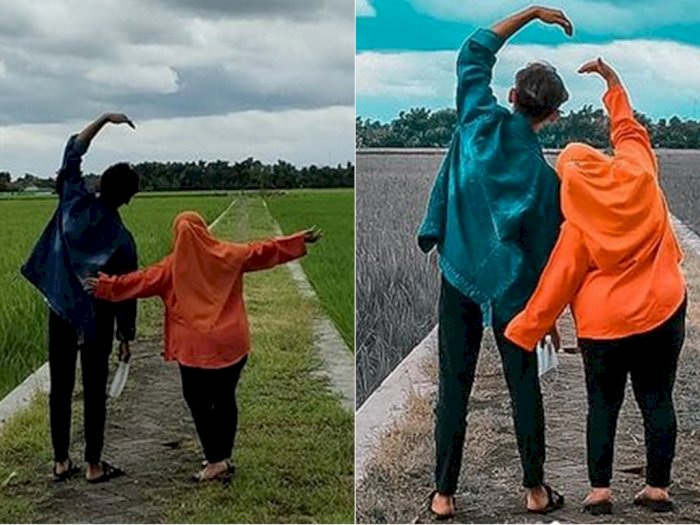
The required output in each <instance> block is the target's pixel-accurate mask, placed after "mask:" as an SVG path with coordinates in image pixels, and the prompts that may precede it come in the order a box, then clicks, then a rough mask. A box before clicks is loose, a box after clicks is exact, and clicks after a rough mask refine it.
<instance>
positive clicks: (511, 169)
mask: <svg viewBox="0 0 700 525" xmlns="http://www.w3.org/2000/svg"><path fill="white" fill-rule="evenodd" d="M502 45H503V39H502V38H501V37H499V36H498V35H496V34H495V33H494V32H493V31H490V30H487V29H478V30H477V31H476V32H475V33H474V34H473V35H472V36H471V37H469V38H468V39H467V41H466V42H465V43H464V45H463V46H462V49H461V50H460V52H459V57H458V59H457V77H458V78H457V117H458V123H457V128H456V130H455V133H454V136H453V137H452V143H451V144H450V147H449V150H448V152H447V154H446V156H445V159H444V160H443V162H442V165H441V167H440V170H439V172H438V175H437V178H436V180H435V183H434V186H433V189H432V192H431V195H430V200H429V202H428V208H427V211H426V214H425V218H424V219H423V224H422V225H421V227H420V230H419V233H418V243H419V246H420V247H421V249H422V250H423V251H424V252H426V253H427V252H429V251H430V250H431V249H432V248H433V247H434V246H437V249H438V252H439V254H440V269H441V271H442V273H443V276H444V277H445V279H446V280H447V281H448V282H449V283H450V284H451V285H452V286H454V287H455V288H457V289H458V290H459V291H460V292H461V293H462V294H464V295H466V296H467V297H469V298H471V299H472V300H473V301H475V302H477V303H479V304H480V305H481V309H482V312H483V314H484V325H494V326H500V325H501V324H503V323H506V322H508V321H509V320H510V319H511V318H512V317H513V316H514V315H515V314H516V313H518V312H519V311H520V310H521V309H522V308H523V307H524V306H525V303H526V302H527V300H528V298H529V297H530V295H531V294H532V292H533V291H534V289H535V287H536V285H537V281H538V279H539V276H540V273H541V272H542V270H543V269H544V266H545V264H546V262H547V259H548V258H549V254H550V252H551V251H552V249H553V248H554V243H555V241H556V239H557V236H558V234H559V227H560V225H561V222H562V216H561V211H560V207H559V180H558V178H557V175H556V173H555V172H554V170H553V169H552V168H551V167H550V166H549V164H548V163H547V161H546V160H545V158H544V156H543V154H542V148H541V147H540V144H539V142H538V140H537V136H536V135H535V133H534V131H533V130H532V128H531V126H530V123H529V122H528V120H527V118H526V117H525V116H524V115H523V114H521V113H518V112H511V111H510V110H508V109H507V108H504V107H502V106H499V105H498V104H497V103H496V99H495V97H494V95H493V92H492V90H491V86H490V84H491V75H492V70H493V66H494V64H495V63H496V56H495V54H496V52H497V51H498V50H499V49H500V48H501V46H502Z"/></svg>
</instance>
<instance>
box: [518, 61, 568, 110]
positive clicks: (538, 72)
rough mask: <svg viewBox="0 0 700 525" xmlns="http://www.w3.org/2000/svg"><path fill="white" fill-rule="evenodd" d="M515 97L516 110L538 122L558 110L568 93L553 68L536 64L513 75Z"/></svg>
mask: <svg viewBox="0 0 700 525" xmlns="http://www.w3.org/2000/svg"><path fill="white" fill-rule="evenodd" d="M515 97H516V100H515V106H516V109H517V110H518V111H522V112H523V113H525V115H527V116H528V117H530V119H532V120H533V121H535V122H539V121H541V120H544V119H545V118H547V117H548V116H549V115H551V114H552V112H554V111H556V110H558V109H559V106H561V105H562V104H563V103H564V102H566V101H567V100H568V99H569V93H568V92H567V91H566V87H565V86H564V81H563V80H562V79H561V77H560V76H559V74H558V73H557V70H556V69H555V68H554V67H553V66H551V65H549V64H545V63H543V62H536V63H534V64H528V65H527V67H525V68H523V69H521V70H520V71H518V72H517V73H516V74H515Z"/></svg>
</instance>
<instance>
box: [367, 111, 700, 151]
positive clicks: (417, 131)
mask: <svg viewBox="0 0 700 525" xmlns="http://www.w3.org/2000/svg"><path fill="white" fill-rule="evenodd" d="M635 116H636V117H637V119H638V120H639V121H640V122H641V123H642V124H643V125H644V126H645V127H646V129H647V130H648V131H649V134H650V137H651V140H652V143H653V144H654V147H656V148H677V149H700V122H699V121H696V120H690V119H689V120H682V119H680V118H679V117H675V116H674V117H672V118H670V119H668V120H667V119H664V118H662V119H659V120H657V121H653V120H652V119H650V118H649V117H647V116H646V115H644V114H642V113H637V112H635ZM456 123H457V112H456V111H455V110H454V109H440V110H436V111H432V110H430V109H426V108H412V109H410V110H409V111H402V112H400V113H399V116H398V117H396V118H395V119H394V120H392V121H391V122H389V123H382V122H380V121H378V120H371V119H363V118H361V117H358V118H357V119H356V121H355V127H356V146H357V147H358V148H435V147H446V146H448V145H449V143H450V140H451V138H452V133H453V131H454V128H455V125H456ZM539 139H540V143H541V144H542V147H544V148H563V147H564V146H566V145H567V144H568V143H570V142H586V143H587V144H590V145H592V146H594V147H597V148H607V147H609V146H610V131H609V120H608V116H607V115H606V113H605V111H603V110H602V109H600V108H599V109H593V106H591V105H586V106H583V107H582V108H581V109H579V110H578V111H573V110H572V111H570V112H569V113H568V114H566V115H562V116H561V117H560V118H559V119H558V120H557V121H556V122H554V123H552V124H550V125H547V126H544V128H543V129H542V130H541V131H540V133H539Z"/></svg>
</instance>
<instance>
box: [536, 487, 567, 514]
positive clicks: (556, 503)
mask: <svg viewBox="0 0 700 525" xmlns="http://www.w3.org/2000/svg"><path fill="white" fill-rule="evenodd" d="M542 487H544V490H545V491H546V492H547V505H545V506H544V508H542V509H527V511H528V512H529V513H530V514H549V513H550V512H554V511H555V510H559V509H560V508H562V507H563V506H564V496H562V495H561V494H559V493H558V492H557V491H556V490H554V489H553V488H552V487H550V486H549V485H546V484H545V485H542Z"/></svg>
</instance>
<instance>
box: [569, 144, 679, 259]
mask: <svg viewBox="0 0 700 525" xmlns="http://www.w3.org/2000/svg"><path fill="white" fill-rule="evenodd" d="M657 170H658V167H657V165H656V161H655V159H654V162H653V164H650V165H649V166H646V167H644V166H642V165H640V164H639V163H636V162H629V161H628V160H627V159H625V158H621V157H619V156H609V155H605V154H604V153H602V152H600V151H598V150H596V149H594V148H592V147H591V146H588V145H586V144H580V143H573V144H569V145H568V146H567V147H566V148H565V149H564V150H563V151H562V153H561V154H560V155H559V158H558V160H557V173H558V175H559V177H560V178H561V180H562V189H561V205H562V212H563V214H564V217H565V218H566V220H568V221H571V222H572V223H573V224H574V225H576V226H577V227H578V228H579V229H580V230H581V232H582V233H583V235H584V239H585V242H586V247H587V248H588V251H589V253H590V254H591V257H592V258H593V260H594V261H595V263H596V266H598V267H599V268H601V269H607V270H612V269H615V268H618V269H619V268H624V267H627V266H629V265H630V264H634V262H635V261H638V260H640V259H643V258H645V257H646V256H647V255H648V254H649V253H652V252H653V251H655V250H656V249H657V247H658V246H659V243H660V242H661V238H662V237H663V235H664V233H665V231H666V229H667V227H668V210H667V207H666V201H665V199H664V196H663V194H662V192H661V188H660V187H659V183H658V180H657V174H656V171H657Z"/></svg>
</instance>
